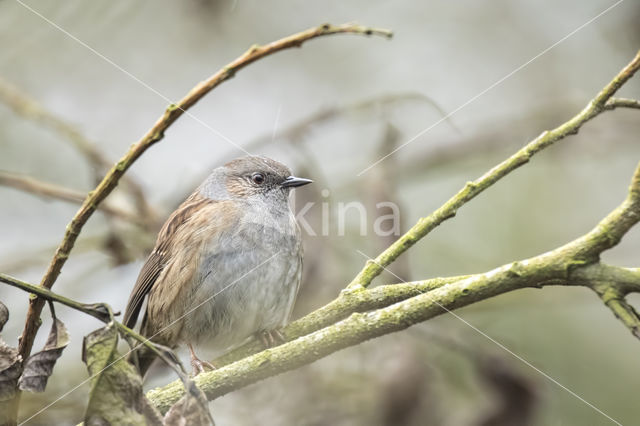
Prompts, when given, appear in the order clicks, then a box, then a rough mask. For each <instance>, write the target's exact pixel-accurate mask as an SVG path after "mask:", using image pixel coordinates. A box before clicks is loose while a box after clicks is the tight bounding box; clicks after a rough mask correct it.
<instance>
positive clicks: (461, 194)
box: [347, 52, 640, 290]
mask: <svg viewBox="0 0 640 426" xmlns="http://www.w3.org/2000/svg"><path fill="white" fill-rule="evenodd" d="M638 68H640V52H638V53H637V54H636V56H635V57H634V58H633V60H632V61H631V62H630V63H629V64H628V65H627V66H625V67H624V68H623V69H622V70H621V71H620V72H619V73H618V74H617V75H616V76H615V77H614V79H613V80H611V82H609V84H607V85H606V86H605V87H604V88H603V89H602V90H601V91H600V92H599V93H598V94H597V95H596V97H595V98H593V99H592V100H591V101H590V102H589V103H588V104H587V106H586V107H585V108H584V109H583V110H582V111H580V113H578V114H577V115H576V116H574V117H573V118H571V119H570V120H569V121H567V122H566V123H564V124H562V125H560V126H558V127H556V128H555V129H553V130H551V131H545V132H543V133H542V134H541V135H540V136H538V137H537V138H536V139H534V140H533V141H531V142H529V143H528V144H527V145H526V146H525V147H524V148H522V149H520V150H519V151H518V152H516V153H515V154H513V155H512V156H511V157H509V158H507V159H506V160H504V161H503V162H502V163H500V164H498V165H497V166H495V167H494V168H492V169H491V170H489V171H488V172H486V173H485V174H484V175H482V176H481V177H479V178H478V179H476V180H475V181H473V182H467V184H466V185H465V186H464V187H463V188H462V189H461V190H460V191H458V193H457V194H456V195H454V196H453V197H452V198H450V199H449V200H448V201H447V202H446V203H444V204H443V205H442V207H440V208H439V209H437V210H436V211H435V212H433V213H432V214H431V215H429V216H427V217H424V218H421V219H420V220H419V221H418V223H417V224H415V225H414V226H413V227H412V228H411V229H409V231H407V233H405V234H404V235H403V236H401V237H400V238H398V239H397V240H396V242H394V243H393V244H391V245H390V246H389V247H388V248H387V249H386V250H385V251H383V252H382V253H381V254H380V255H378V257H376V258H375V260H370V261H368V262H367V263H366V265H365V267H364V268H363V269H362V270H361V271H360V272H359V273H358V275H357V276H356V277H355V278H354V279H353V281H351V283H350V284H349V285H348V287H347V288H348V289H350V290H356V289H358V288H360V287H367V286H368V285H369V284H370V283H371V281H372V280H373V279H374V278H375V277H377V276H378V275H380V273H381V272H382V271H383V270H384V268H385V267H387V266H388V265H390V264H391V263H392V262H393V261H394V260H396V259H397V258H398V256H400V255H401V254H402V253H404V252H405V251H407V250H408V249H409V248H410V247H412V246H413V245H414V244H415V243H417V242H418V241H419V240H420V239H422V238H423V237H424V236H425V235H427V234H428V233H429V232H431V231H432V230H433V229H434V228H436V227H437V226H438V225H440V224H441V223H442V222H444V221H445V220H447V219H450V218H452V217H454V216H455V215H456V213H457V211H458V209H460V207H462V206H463V205H464V204H466V203H467V202H468V201H470V200H472V199H473V198H475V197H476V196H477V195H478V194H480V193H481V192H482V191H484V190H485V189H487V188H489V187H490V186H491V185H493V184H494V183H496V182H498V181H499V180H500V179H502V178H503V177H505V176H506V175H508V174H509V173H511V172H512V171H514V170H515V169H517V168H518V167H520V166H522V165H524V164H526V163H528V162H529V160H530V159H531V157H533V156H534V155H535V154H536V153H538V152H540V151H541V150H543V149H544V148H547V147H548V146H550V145H552V144H554V143H555V142H557V141H559V140H562V139H564V138H565V137H566V136H569V135H572V134H576V133H577V132H578V131H579V130H580V128H581V127H582V125H583V124H584V123H586V122H587V121H589V120H591V119H592V118H594V117H596V116H597V115H599V114H600V113H602V112H603V111H605V110H606V109H607V107H606V103H607V101H608V100H610V98H611V97H612V96H613V95H614V94H615V93H616V91H617V90H618V89H619V88H620V87H621V86H622V85H623V84H624V83H626V82H627V80H629V79H630V78H631V77H632V76H633V74H634V73H635V72H636V71H637V70H638Z"/></svg>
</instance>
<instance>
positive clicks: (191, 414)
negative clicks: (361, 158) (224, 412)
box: [162, 380, 215, 426]
mask: <svg viewBox="0 0 640 426" xmlns="http://www.w3.org/2000/svg"><path fill="white" fill-rule="evenodd" d="M187 386H188V389H189V392H187V393H186V394H185V396H183V397H182V398H180V400H178V402H176V403H175V404H173V406H171V408H170V409H169V411H167V414H165V416H164V421H163V423H162V424H163V425H164V426H186V425H211V426H215V423H214V422H213V418H212V417H211V413H210V412H209V409H208V401H207V398H206V397H205V395H204V393H203V392H202V391H201V390H200V389H198V387H197V386H196V385H195V383H193V382H192V381H190V380H189V382H188V383H187Z"/></svg>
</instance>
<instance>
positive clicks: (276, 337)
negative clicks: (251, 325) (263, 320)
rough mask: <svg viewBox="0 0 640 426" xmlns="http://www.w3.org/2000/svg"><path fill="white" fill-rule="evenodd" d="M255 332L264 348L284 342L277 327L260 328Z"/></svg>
mask: <svg viewBox="0 0 640 426" xmlns="http://www.w3.org/2000/svg"><path fill="white" fill-rule="evenodd" d="M257 334H258V338H259V339H260V341H261V342H262V344H263V345H264V347H265V348H272V347H274V346H278V345H281V344H283V343H284V342H286V339H285V338H284V335H283V334H282V331H280V329H277V328H274V329H273V330H262V331H259V332H258V333H257Z"/></svg>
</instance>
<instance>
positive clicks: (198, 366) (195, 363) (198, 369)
mask: <svg viewBox="0 0 640 426" xmlns="http://www.w3.org/2000/svg"><path fill="white" fill-rule="evenodd" d="M187 345H188V346H189V353H190V354H191V367H192V368H193V375H194V376H197V375H198V374H200V373H203V372H204V371H205V370H207V369H208V370H215V369H216V367H215V366H214V365H213V364H211V363H210V362H208V361H203V360H201V359H200V358H198V357H197V356H196V353H195V352H194V350H193V346H191V343H188V344H187Z"/></svg>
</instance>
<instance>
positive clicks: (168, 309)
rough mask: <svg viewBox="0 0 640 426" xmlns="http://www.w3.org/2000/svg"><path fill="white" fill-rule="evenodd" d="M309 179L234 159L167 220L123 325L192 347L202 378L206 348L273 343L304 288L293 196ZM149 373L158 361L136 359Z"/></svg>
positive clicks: (264, 162) (266, 162)
mask: <svg viewBox="0 0 640 426" xmlns="http://www.w3.org/2000/svg"><path fill="white" fill-rule="evenodd" d="M310 182H311V180H309V179H303V178H298V177H295V176H292V174H291V170H289V168H287V167H286V166H284V165H283V164H281V163H279V162H277V161H274V160H271V159H269V158H265V157H256V156H248V157H243V158H240V159H237V160H233V161H231V162H229V163H227V164H225V165H224V166H222V167H219V168H217V169H215V170H214V171H213V173H212V174H211V175H210V176H209V177H208V178H207V179H206V180H205V181H204V182H203V183H202V184H201V185H200V187H198V189H196V191H195V192H194V193H193V194H191V196H189V198H187V200H186V201H185V202H184V203H182V204H181V205H180V206H179V207H178V209H177V210H176V211H175V212H173V213H172V214H171V216H170V217H169V219H168V220H167V222H166V223H165V224H164V226H163V227H162V229H161V230H160V233H159V235H158V239H157V241H156V245H155V248H154V249H153V251H152V252H151V254H150V255H149V258H148V259H147V261H146V263H145V264H144V266H143V267H142V270H141V271H140V275H139V276H138V280H137V282H136V284H135V287H134V288H133V291H132V293H131V296H130V298H129V302H128V303H127V308H126V311H125V314H124V319H123V322H124V324H125V325H127V326H128V327H134V326H135V323H136V321H137V318H138V315H139V313H140V310H141V309H142V305H143V302H144V300H145V298H147V299H148V300H147V305H146V310H145V313H144V317H143V319H142V325H141V328H140V332H141V334H142V335H144V336H145V337H147V338H149V339H150V340H151V341H153V342H156V343H159V344H162V345H165V346H168V347H171V348H174V347H176V346H177V345H178V344H180V343H186V344H187V345H188V347H189V350H190V352H191V364H192V366H193V368H194V371H195V372H196V373H199V372H201V371H203V370H204V367H205V366H207V367H212V366H211V364H209V363H207V362H204V361H201V360H200V359H198V357H197V356H196V355H195V352H194V350H193V345H194V344H195V343H198V342H199V341H202V340H206V341H207V342H208V343H210V344H211V346H213V347H214V348H217V349H226V348H228V347H230V346H231V345H234V344H237V343H240V342H242V341H243V340H245V339H246V338H247V337H249V336H251V335H252V334H258V335H260V336H261V337H262V338H263V340H265V341H267V342H271V343H273V340H274V339H273V336H274V335H277V330H278V329H279V328H280V327H282V326H283V325H285V324H286V322H287V321H288V319H289V317H290V315H291V311H292V309H293V305H294V302H295V299H296V295H297V292H298V287H299V285H300V277H301V271H302V244H301V238H300V229H299V227H298V224H297V223H296V221H295V217H294V215H293V213H292V211H291V209H290V207H289V192H290V189H291V188H293V187H297V186H302V185H306V184H308V183H310ZM136 354H137V363H138V367H139V370H140V373H141V374H142V375H144V374H145V372H146V371H147V369H148V368H149V366H150V365H151V363H152V362H153V359H154V355H153V353H151V352H150V351H148V350H147V349H145V348H140V349H138V350H137V351H136Z"/></svg>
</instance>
